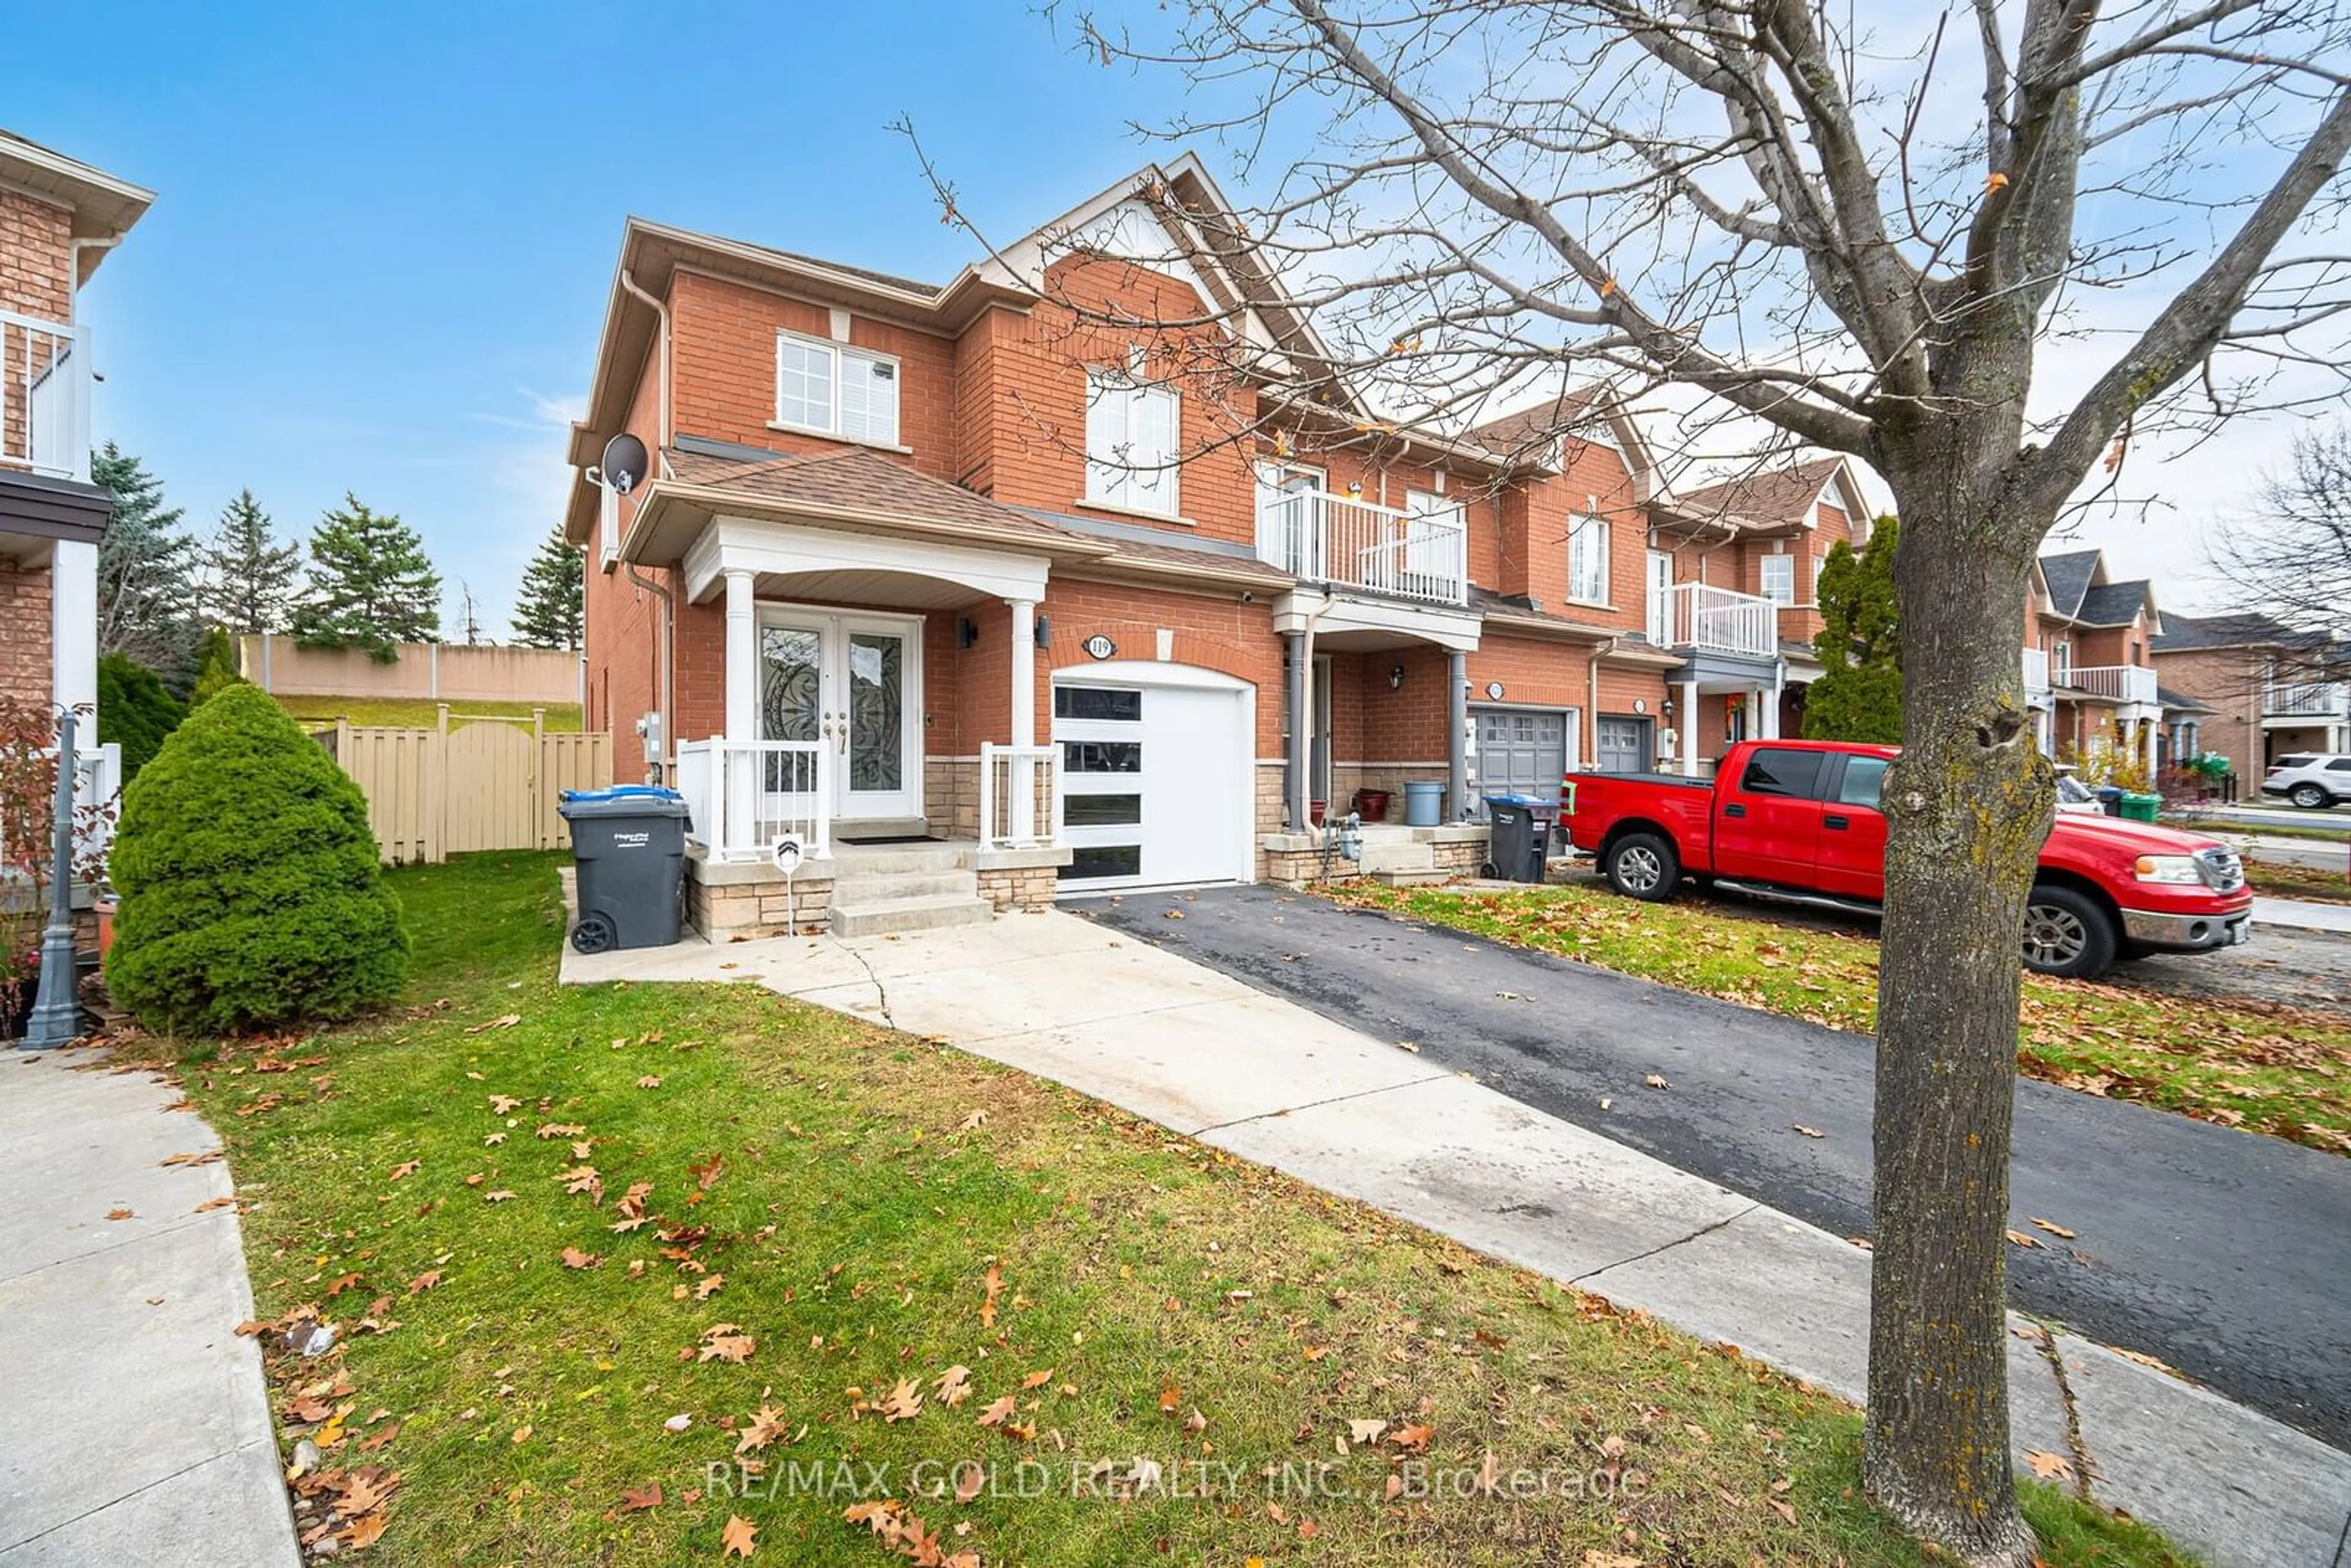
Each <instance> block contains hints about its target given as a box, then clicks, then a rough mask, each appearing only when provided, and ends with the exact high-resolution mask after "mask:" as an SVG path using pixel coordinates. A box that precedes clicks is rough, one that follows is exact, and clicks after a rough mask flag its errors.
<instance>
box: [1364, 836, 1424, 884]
mask: <svg viewBox="0 0 2351 1568" xmlns="http://www.w3.org/2000/svg"><path fill="white" fill-rule="evenodd" d="M1358 867H1359V869H1360V870H1361V871H1362V872H1363V873H1364V875H1365V876H1377V875H1379V874H1380V873H1383V872H1416V871H1434V870H1436V869H1437V848H1436V846H1435V845H1433V844H1428V843H1423V842H1420V841H1417V840H1405V841H1402V842H1393V841H1392V842H1387V843H1381V842H1377V841H1371V842H1366V843H1365V844H1364V858H1363V859H1362V861H1360V862H1358Z"/></svg>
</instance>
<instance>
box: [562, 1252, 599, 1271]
mask: <svg viewBox="0 0 2351 1568" xmlns="http://www.w3.org/2000/svg"><path fill="white" fill-rule="evenodd" d="M602 1261H603V1260H602V1259H601V1258H599V1257H598V1256H597V1255H596V1254H595V1253H593V1252H582V1251H581V1250H580V1249H579V1248H577V1247H566V1248H565V1249H563V1266H564V1267H565V1268H567V1269H593V1268H594V1267H595V1266H596V1265H597V1264H599V1263H601V1262H602Z"/></svg>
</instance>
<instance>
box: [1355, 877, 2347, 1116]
mask: <svg viewBox="0 0 2351 1568" xmlns="http://www.w3.org/2000/svg"><path fill="white" fill-rule="evenodd" d="M1334 896H1337V897H1340V898H1343V899H1345V900H1347V901H1349V902H1351V903H1355V904H1369V905H1372V906H1374V907H1377V908H1382V909H1387V910H1392V911H1395V913H1398V914H1401V915H1410V916H1412V917H1413V918H1415V919H1419V920H1426V921H1429V922H1431V923H1433V924H1437V925H1452V926H1457V927H1458V928H1460V929H1462V930H1465V931H1474V932H1477V933H1479V934H1480V935H1482V936H1492V937H1496V938H1499V939H1500V940H1502V941H1505V942H1515V943H1518V944H1520V945H1521V946H1529V947H1539V948H1541V949H1542V950H1544V951H1545V952H1550V953H1557V954H1559V955H1561V956H1564V957H1569V958H1573V959H1575V960H1577V961H1579V962H1582V963H1587V964H1592V965H1594V966H1596V967H1600V968H1604V969H1614V970H1616V971H1618V972H1619V973H1622V974H1627V975H1637V976H1640V977H1642V978H1644V979H1650V980H1661V981H1663V982H1665V983H1666V984H1667V985H1670V986H1678V987H1680V988H1682V989H1684V990H1687V991H1697V992H1699V993H1701V994H1703V995H1706V996H1710V997H1720V998H1724V999H1725V1000H1728V1001H1733V1002H1737V1003H1739V1004H1740V1005H1741V1006H1743V1007H1750V1008H1760V1009H1763V1010H1765V1011H1768V1012H1778V1013H1785V1014H1788V1015H1789V1016H1790V1017H1792V1018H1801V1019H1809V1020H1810V1021H1812V1022H1813V1023H1818V1024H1825V1025H1827V1026H1828V1027H1829V1028H1831V1029H1841V1030H1851V1031H1853V1032H1855V1033H1856V1034H1870V1033H1874V1032H1875V1031H1876V1027H1877V938H1876V936H1874V935H1865V934H1862V933H1858V932H1843V931H1813V930H1807V929H1805V928H1803V927H1801V926H1795V925H1777V924H1770V923H1765V922H1761V921H1758V920H1756V919H1754V918H1753V917H1752V916H1750V915H1740V914H1737V913H1733V912H1730V911H1729V910H1726V909H1722V908H1718V907H1716V906H1714V905H1713V904H1712V903H1711V902H1710V901H1709V900H1708V899H1707V898H1706V897H1705V896H1704V895H1703V894H1688V893H1686V894H1682V895H1680V896H1678V897H1677V898H1676V899H1674V900H1673V901H1672V902H1671V903H1668V904H1641V903H1637V902H1635V900H1632V899H1629V898H1623V897H1619V896H1618V895H1617V894H1614V893H1613V892H1610V891H1609V890H1608V889H1607V887H1606V886H1605V885H1604V884H1603V883H1599V882H1597V881H1589V880H1579V881H1578V882H1576V883H1569V884H1564V885H1552V886H1548V887H1542V888H1528V889H1526V890H1524V891H1523V892H1515V893H1460V892H1454V891H1448V890H1442V889H1436V890H1407V889H1401V888H1387V887H1379V886H1372V885H1359V886H1355V887H1351V888H1347V889H1344V890H1342V891H1340V892H1338V893H1336V894H1334ZM2016 1060H2017V1065H2018V1067H2019V1069H2020V1070H2022V1071H2024V1072H2026V1073H2028V1074H2030V1075H2031V1076H2032V1077H2035V1078H2043V1079H2047V1080H2049V1081H2050V1082H2054V1083H2061V1084H2064V1086H2065V1087H2067V1088H2069V1089H2078V1090H2082V1091H2084V1092H2087V1093H2092V1094H2104V1095H2107V1096H2109V1097H2111V1098H2114V1099H2117V1100H2137V1101H2140V1102H2143V1103H2147V1104H2149V1105H2154V1106H2157V1107H2159V1108H2160V1109H2163V1110H2167V1111H2177V1112H2179V1113H2183V1114H2186V1115H2189V1116H2197V1117H2200V1118H2202V1119H2204V1120H2206V1121H2212V1122H2220V1123H2224V1124H2227V1125H2230V1126H2232V1127H2244V1128H2246V1129H2248V1130H2250V1131H2253V1132H2260V1133H2268V1134H2273V1135H2274V1136H2277V1137H2282V1138H2290V1139H2293V1140H2294V1141H2295V1142H2296V1143H2302V1144H2307V1145H2310V1146H2312V1147H2313V1148H2318V1149H2325V1150H2327V1151H2329V1152H2331V1153H2334V1154H2338V1155H2339V1154H2351V1019H2346V1018H2345V1017H2343V1016H2342V1015H2341V1014H2339V1013H2332V1012H2318V1011H2311V1010H2306V1009H2295V1008H2288V1007H2283V1006H2279V1005H2276V1004H2273V1003H2265V1002H2257V1001H2252V1000H2235V1001H2230V1002H2225V1003H2224V1002H2213V1001H2202V1000H2189V999H2187V998H2174V997H2163V998H2150V997H2144V996H2140V995H2137V994H2135V993H2132V992H2128V991H2124V990H2119V989H2116V988H2113V987H2109V986H2101V985H2095V984H2091V983H2088V982H2085V981H2079V980H2052V979H2044V978H2043V977H2039V976H2034V975H2028V976H2026V977H2025V980H2024V994H2023V999H2022V1008H2021V1016H2020V1017H2019V1019H2018V1020H2017V1031H2016Z"/></svg>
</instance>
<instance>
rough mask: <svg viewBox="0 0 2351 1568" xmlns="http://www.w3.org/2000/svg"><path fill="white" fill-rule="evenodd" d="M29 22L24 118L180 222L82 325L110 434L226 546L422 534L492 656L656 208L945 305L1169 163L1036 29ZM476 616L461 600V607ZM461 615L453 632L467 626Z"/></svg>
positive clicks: (206, 14) (112, 265)
mask: <svg viewBox="0 0 2351 1568" xmlns="http://www.w3.org/2000/svg"><path fill="white" fill-rule="evenodd" d="M230 9H231V8H230V7H216V6H192V5H184V4H174V5H156V4H147V3H144V0H142V3H140V4H134V5H108V6H106V7H104V8H103V16H104V20H103V23H102V25H100V26H99V27H98V30H97V31H96V32H93V31H92V13H91V12H90V11H89V10H88V9H85V8H84V7H80V6H75V5H41V6H31V7H23V8H20V11H19V14H18V15H17V16H15V17H14V18H12V21H11V23H10V44H11V47H12V49H14V50H15V51H16V53H17V57H19V58H20V59H25V60H50V61H54V62H57V68H54V69H43V70H21V71H16V72H12V73H11V79H10V82H9V93H8V99H7V102H6V105H5V110H0V124H5V125H6V126H7V127H8V128H9V129H11V130H13V131H17V132H18V133H19V134H22V135H26V136H29V137H31V138H32V139H33V140H35V141H41V142H44V143H46V144H47V145H49V146H52V147H55V148H57V149H58V150H59V151H61V152H67V153H68V154H70V155H72V156H74V157H78V158H80V159H82V160H83V161H85V162H90V163H94V164H96V165H97V166H98V167H99V168H101V169H105V170H107V171H108V172H111V173H115V174H118V175H120V176H121V177H122V178H124V179H127V180H131V181H133V182H135V183H140V184H143V185H146V186H148V187H150V188H152V189H153V190H154V191H155V192H156V193H157V200H156V203H155V206H154V208H153V210H152V212H150V213H149V214H148V215H147V217H146V218H145V219H143V220H142V221H141V224H140V225H139V226H138V228H136V229H135V230H133V231H132V233H131V238H130V240H129V241H128V242H127V243H126V244H125V245H124V246H123V247H122V248H121V249H120V250H119V251H118V252H116V253H115V254H114V255H113V256H110V258H109V259H108V260H107V262H106V264H105V266H104V267H102V268H101V269H100V271H99V275H98V277H97V278H96V280H95V281H94V282H93V284H92V285H91V287H90V288H89V292H88V293H87V294H86V295H85V296H84V315H85V319H87V320H89V321H90V322H92V323H94V325H95V329H96V331H97V333H98V334H99V338H98V342H99V356H98V361H99V367H100V369H101V370H102V371H103V372H104V374H105V376H106V382H105V384H104V385H103V386H102V387H100V388H99V392H98V396H97V402H96V411H95V412H96V419H97V422H98V424H99V434H100V435H101V436H110V437H112V438H113V439H115V440H117V441H119V442H120V444H122V445H123V446H124V447H125V448H127V449H129V450H131V451H134V452H137V453H138V454H140V455H141V456H143V457H144V458H145V459H146V460H147V463H148V465H149V466H150V467H151V468H152V470H153V471H154V472H156V473H157V474H158V475H159V476H162V479H163V481H164V483H165V485H166V486H167V489H168V492H169V494H170V496H171V497H172V500H174V501H175V502H177V503H179V504H180V505H183V506H184V507H186V508H187V509H188V514H189V519H190V521H191V523H193V524H194V525H196V526H198V527H199V528H201V529H203V530H206V531H208V530H209V528H211V525H212V521H213V519H214V517H216V516H217V515H218V512H219V509H220V507H221V505H222V504H223V503H224V502H225V501H226V500H227V499H228V497H230V496H232V495H234V494H235V491H236V489H237V488H238V487H239V486H248V485H249V486H252V488H253V490H254V492H255V494H256V496H258V497H260V498H261V501H262V504H263V505H264V506H265V507H267V508H268V510H269V511H270V513H271V514H272V516H273V517H274V518H275V520H276V522H277V527H278V529H279V531H280V533H281V534H301V535H304V536H307V534H308V530H309V528H310V526H311V525H312V524H313V523H314V522H315V521H316V520H317V518H318V516H319V512H320V511H321V510H323V509H324V508H326V507H329V506H330V505H332V504H334V503H335V502H336V501H338V500H339V499H340V497H341V495H342V493H343V492H344V491H345V490H346V489H350V490H354V491H356V492H357V493H358V494H359V495H360V497H361V498H362V499H364V500H365V501H367V502H368V503H369V504H370V505H371V506H372V507H378V508H380V509H389V510H392V511H396V512H398V513H399V514H400V515H401V516H402V517H403V518H405V519H406V520H407V521H408V522H409V523H411V524H412V525H413V526H414V527H415V528H417V529H418V530H419V532H421V533H422V534H423V537H424V540H425V543H426V545H427V547H428V549H430V550H431V552H432V554H433V556H434V560H435V562H436V564H438V565H439V567H440V569H441V570H442V573H443V575H444V578H445V579H447V580H449V581H450V583H451V584H452V587H453V590H454V585H455V581H456V580H458V579H459V578H464V579H465V580H468V581H470V582H471V584H472V586H473V589H474V591H475V595H476V597H477V599H478V600H479V601H481V603H482V605H483V606H484V613H483V619H484V621H485V623H486V630H487V631H488V632H489V633H490V634H491V635H494V636H499V637H503V636H504V635H505V634H506V631H507V626H506V617H507V610H508V608H509V606H510V604H511V602H512V597H513V590H514V585H515V581H516V580H517V577H518V576H519V574H520V572H521V570H522V565H523V562H524V560H525V559H527V557H528V555H529V553H530V551H531V549H533V548H534V547H535V546H536V545H537V544H538V540H539V538H541V536H542V535H544V534H545V532H546V531H547V529H548V528H549V526H551V524H552V523H553V522H554V521H555V519H556V517H557V515H558V510H559V506H560V502H561V498H562V497H563V495H564V494H565V486H567V484H568V482H569V469H567V468H566V467H565V466H564V465H563V425H564V423H565V422H566V421H568V419H569V417H570V415H571V414H572V413H574V412H576V408H577V404H578V402H579V400H580V398H581V396H582V395H583V394H584V392H585V391H586V388H587V383H588V377H589V373H590V366H591V361H592V359H593V356H594V353H595V338H596V331H597V328H598V326H599V324H600V322H601V312H602V308H603V301H604V297H605V292H606V289H607V287H609V285H610V282H611V269H612V264H613V260H614V257H615V255H616V254H617V246H618V245H619V241H620V234H621V223H622V218H623V217H624V216H625V215H627V214H630V213H632V212H633V213H637V214H643V215H644V216H647V217H652V218H656V219H660V220H662V221H664V222H668V223H674V224H682V225H688V226H692V227H696V228H704V229H709V230H713V231H716V232H717V233H721V234H726V235H734V236H737V237H741V238H745V239H750V240H755V241H759V242H763V243H767V244H773V245H779V246H787V247H789V248H794V249H803V250H812V251H815V252H817V253H819V254H822V255H828V256H837V257H839V258H841V259H842V260H846V261H852V262H856V263H859V264H862V265H864V266H869V267H881V268H883V269H885V270H890V271H896V272H902V273H905V274H908V275H910V276H914V277H932V278H938V279H941V280H944V279H945V278H946V277H948V276H949V275H951V274H952V273H953V271H954V270H955V269H956V267H960V266H962V265H963V263H964V262H965V261H967V260H968V259H970V256H971V252H972V242H971V240H970V238H969V236H968V235H962V234H959V233H957V232H956V231H955V230H953V229H950V228H947V227H946V226H944V225H941V224H940V222H939V221H938V214H937V211H936V208H935V206H934V204H932V202H931V200H930V198H929V195H928V193H927V190H926V188H925V186H924V184H923V183H922V180H921V177H920V173H919V172H918V170H917V169H916V167H915V164H914V157H913V155H912V152H910V150H909V149H908V148H907V146H906V144H905V143H904V141H903V140H902V139H901V138H899V137H897V136H895V135H893V134H892V133H891V132H889V131H886V130H884V129H883V127H884V126H885V125H886V124H887V122H889V121H890V120H893V119H895V118H896V117H897V116H899V115H900V114H901V113H906V114H911V115H912V116H913V117H914V120H915V122H916V126H917V129H918V130H919V131H921V132H922V133H923V136H924V141H925V145H926V146H927V147H929V148H930V149H931V150H932V151H933V152H934V153H935V155H936V156H937V157H939V158H940V160H941V161H942V162H943V163H944V164H945V166H946V172H948V173H949V174H950V175H951V177H953V178H954V179H956V182H957V183H958V184H959V185H960V186H961V187H962V193H963V203H964V205H965V207H966V208H967V210H968V211H970V212H971V213H973V214H975V216H976V217H977V218H978V219H979V220H980V221H981V222H982V223H983V224H984V225H987V229H988V231H989V232H990V233H991V234H992V235H993V234H997V233H999V232H1002V233H1017V232H1019V231H1021V230H1025V229H1026V228H1028V227H1029V226H1031V225H1034V224H1036V223H1039V222H1041V221H1043V220H1044V219H1046V218H1049V217H1051V216H1053V215H1054V214H1058V213H1060V212H1061V211H1063V210H1064V209H1066V208H1067V207H1068V206H1069V205H1071V204H1072V203H1074V202H1076V201H1078V200H1080V199H1081V198H1082V197H1084V196H1085V195H1088V194H1091V193H1092V192H1093V191H1095V190H1097V189H1099V188H1101V187H1102V186H1103V185H1106V184H1108V183H1110V182H1111V181H1112V180H1113V179H1114V178H1116V177H1117V176H1118V175H1119V174H1121V173H1123V172H1126V171H1127V170H1129V169H1132V168H1134V167H1135V166H1137V165H1138V164H1140V163H1141V162H1144V161H1145V159H1146V158H1148V157H1149V156H1151V153H1150V152H1148V151H1147V150H1146V149H1145V148H1144V147H1143V146H1142V145H1141V144H1140V143H1138V142H1137V141H1135V140H1134V138H1133V137H1132V136H1131V135H1130V134H1129V133H1128V132H1127V131H1125V129H1124V127H1125V125H1126V122H1127V120H1128V118H1129V117H1130V116H1137V115H1140V116H1143V117H1145V118H1147V117H1148V116H1149V114H1150V113H1151V111H1152V108H1153V106H1152V105H1151V104H1150V103H1149V102H1148V101H1147V97H1148V95H1149V94H1151V93H1155V92H1164V90H1165V89H1166V88H1167V87H1168V86H1169V85H1170V84H1169V83H1168V82H1167V80H1165V78H1161V79H1159V80H1156V81H1147V82H1143V83H1138V82H1137V81H1136V80H1135V79H1134V78H1132V77H1131V76H1129V75H1128V74H1127V73H1126V72H1125V71H1124V70H1123V69H1122V70H1117V71H1106V70H1104V69H1102V68H1100V67H1099V66H1097V65H1093V64H1090V63H1088V62H1087V61H1086V60H1085V59H1083V58H1081V57H1079V56H1077V55H1074V54H1072V53H1071V51H1070V49H1069V47H1068V45H1067V33H1066V30H1064V32H1063V33H1062V34H1061V36H1059V37H1057V36H1056V35H1055V33H1054V31H1053V30H1052V29H1051V28H1050V26H1048V25H1047V23H1045V22H1044V21H1042V20H1040V18H1038V17H1036V16H1033V15H1031V14H1030V13H1029V11H1028V10H1027V9H1026V8H1025V7H1024V6H1022V5H1018V4H1006V5H996V4H987V3H982V0H971V3H969V4H962V5H954V4H947V5H919V4H909V3H899V0H860V3H858V4H852V5H807V4H784V5H777V4H768V5H692V6H684V7H677V8H674V9H673V8H670V7H662V6H644V5H634V6H621V5H601V4H599V5H512V4H505V3H500V4H496V5H466V6H444V5H398V6H374V5H371V6H356V5H354V6H339V5H303V6H295V5H236V6H235V7H234V12H235V20H234V21H228V20H225V19H224V18H225V16H227V15H228V14H229V12H230ZM452 603H453V605H454V594H453V599H452ZM450 619H451V622H452V630H453V631H454V620H455V615H454V609H453V610H452V611H451V613H450Z"/></svg>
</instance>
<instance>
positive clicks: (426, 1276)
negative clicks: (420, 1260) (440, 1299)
mask: <svg viewBox="0 0 2351 1568" xmlns="http://www.w3.org/2000/svg"><path fill="white" fill-rule="evenodd" d="M440 1282H441V1270H438V1269H427V1270H425V1271H424V1272H423V1273H422V1274H419V1275H417V1276H416V1278H414V1279H413V1280H411V1281H408V1293H409V1294H410V1295H412V1296H415V1295H422V1294H423V1292H424V1291H429V1290H431V1289H432V1288H433V1287H434V1286H435V1285H437V1284H439V1283H440Z"/></svg>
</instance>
